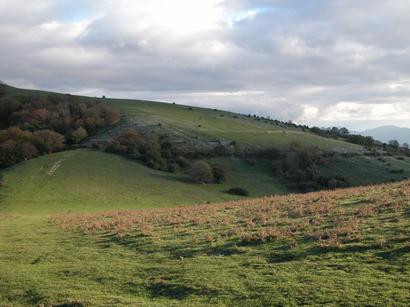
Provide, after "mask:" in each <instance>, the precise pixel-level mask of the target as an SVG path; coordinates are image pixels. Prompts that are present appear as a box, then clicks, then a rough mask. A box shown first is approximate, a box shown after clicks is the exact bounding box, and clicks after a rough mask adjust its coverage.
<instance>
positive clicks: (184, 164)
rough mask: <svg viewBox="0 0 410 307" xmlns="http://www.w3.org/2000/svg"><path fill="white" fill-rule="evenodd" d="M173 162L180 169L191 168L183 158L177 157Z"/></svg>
mask: <svg viewBox="0 0 410 307" xmlns="http://www.w3.org/2000/svg"><path fill="white" fill-rule="evenodd" d="M175 162H176V163H177V164H178V165H179V166H180V167H182V168H188V167H191V164H190V163H189V161H188V160H187V159H186V158H184V157H178V158H177V159H176V161H175Z"/></svg>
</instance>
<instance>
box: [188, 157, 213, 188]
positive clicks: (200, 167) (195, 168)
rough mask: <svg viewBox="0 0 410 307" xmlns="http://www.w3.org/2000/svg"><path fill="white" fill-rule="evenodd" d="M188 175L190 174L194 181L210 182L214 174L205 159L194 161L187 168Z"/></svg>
mask: <svg viewBox="0 0 410 307" xmlns="http://www.w3.org/2000/svg"><path fill="white" fill-rule="evenodd" d="M188 175H189V176H191V177H192V178H193V179H194V180H195V181H196V182H198V183H200V182H205V183H209V182H212V180H213V178H214V175H213V172H212V168H211V167H210V166H209V164H208V163H206V162H205V161H196V162H194V164H192V166H191V168H190V169H189V170H188Z"/></svg>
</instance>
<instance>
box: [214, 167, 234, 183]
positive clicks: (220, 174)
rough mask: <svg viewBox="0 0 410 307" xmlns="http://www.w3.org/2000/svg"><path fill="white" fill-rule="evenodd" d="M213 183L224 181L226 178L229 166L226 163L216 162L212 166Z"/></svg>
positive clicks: (229, 169)
mask: <svg viewBox="0 0 410 307" xmlns="http://www.w3.org/2000/svg"><path fill="white" fill-rule="evenodd" d="M212 172H213V175H214V183H224V182H225V181H226V180H227V179H228V175H229V173H230V172H231V168H230V166H229V165H227V164H222V165H220V164H217V165H214V166H213V167H212Z"/></svg>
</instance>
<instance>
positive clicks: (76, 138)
mask: <svg viewBox="0 0 410 307" xmlns="http://www.w3.org/2000/svg"><path fill="white" fill-rule="evenodd" d="M87 136H88V134H87V131H85V129H84V128H83V127H79V128H78V129H77V130H75V131H74V132H73V133H72V134H71V141H72V142H73V143H74V144H78V143H80V142H81V140H83V139H84V138H86V137H87Z"/></svg>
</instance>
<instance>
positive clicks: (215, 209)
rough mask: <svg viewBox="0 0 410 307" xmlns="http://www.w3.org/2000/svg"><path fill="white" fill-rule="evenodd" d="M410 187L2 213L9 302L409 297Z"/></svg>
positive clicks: (1, 278)
mask: <svg viewBox="0 0 410 307" xmlns="http://www.w3.org/2000/svg"><path fill="white" fill-rule="evenodd" d="M409 185H410V182H409V181H405V182H402V183H396V184H390V185H382V186H374V187H365V188H355V189H347V190H339V191H336V192H320V193H310V194H306V195H302V194H299V195H289V196H276V197H273V198H264V199H255V200H247V201H242V202H230V203H225V204H215V205H197V206H190V207H178V208H165V209H148V210H134V211H118V212H112V211H109V212H108V211H107V212H101V213H98V212H94V213H93V212H89V213H75V212H71V213H60V214H54V215H52V216H51V218H50V215H46V214H33V215H22V216H20V217H19V216H13V217H12V216H10V215H8V216H4V215H1V216H0V232H1V233H2V240H1V241H0V244H1V246H0V247H1V252H0V266H1V274H0V295H1V296H0V302H1V304H3V305H4V306H29V305H32V306H42V305H41V304H44V306H49V305H52V306H211V305H219V306H295V305H309V306H323V305H326V306H380V304H383V305H386V306H404V305H408V304H409V303H410V295H409V293H408V288H409V286H410V284H409V283H410V265H409V260H410V259H409V257H410V256H409V252H410V244H409V241H410V233H409V220H408V215H409V209H410V207H409V202H408V200H409V195H410V186H409ZM99 227H100V228H99ZM241 228H243V229H241Z"/></svg>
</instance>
